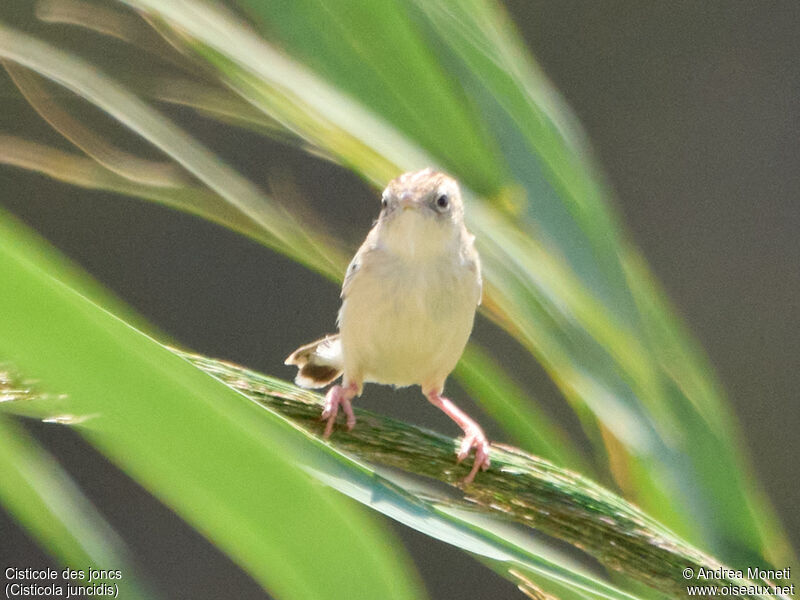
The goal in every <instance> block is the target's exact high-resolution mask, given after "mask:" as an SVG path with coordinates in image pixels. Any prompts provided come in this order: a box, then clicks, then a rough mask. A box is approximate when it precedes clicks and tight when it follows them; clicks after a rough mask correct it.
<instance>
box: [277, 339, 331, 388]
mask: <svg viewBox="0 0 800 600" xmlns="http://www.w3.org/2000/svg"><path fill="white" fill-rule="evenodd" d="M284 364H287V365H296V366H297V375H296V376H295V378H294V382H295V383H296V384H297V385H299V386H300V387H304V388H321V387H325V386H326V385H328V384H329V383H332V382H333V381H335V380H336V379H337V378H338V377H339V375H341V374H342V342H341V340H340V339H339V336H338V334H337V335H328V336H325V337H324V338H322V339H321V340H317V341H316V342H311V343H310V344H306V345H305V346H300V347H299V348H298V349H297V350H295V351H294V352H292V353H291V354H290V355H289V358H287V359H286V361H285V363H284Z"/></svg>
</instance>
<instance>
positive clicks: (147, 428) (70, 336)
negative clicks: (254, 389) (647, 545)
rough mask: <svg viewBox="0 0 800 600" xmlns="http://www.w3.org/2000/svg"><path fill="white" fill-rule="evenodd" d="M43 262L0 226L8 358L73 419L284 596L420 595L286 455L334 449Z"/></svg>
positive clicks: (29, 243)
mask: <svg viewBox="0 0 800 600" xmlns="http://www.w3.org/2000/svg"><path fill="white" fill-rule="evenodd" d="M42 253H44V251H43V250H42V249H41V248H38V242H36V241H35V239H34V238H33V237H32V236H31V235H30V234H28V233H27V232H26V231H25V230H24V229H23V228H22V227H21V226H20V225H19V224H18V223H13V222H12V221H10V220H9V219H8V218H3V219H2V220H1V221H0V264H2V265H3V268H2V272H3V281H4V290H5V293H3V294H0V312H2V314H3V315H5V318H4V319H2V320H0V356H2V357H3V359H4V360H10V361H11V362H12V363H13V364H14V365H15V366H16V367H17V368H18V369H20V370H21V371H22V372H25V373H26V374H27V375H29V376H33V377H36V378H37V379H40V380H41V382H42V385H46V386H48V388H49V389H57V390H59V392H60V393H62V394H63V396H59V397H58V398H51V399H49V400H44V401H43V404H46V403H47V402H52V403H53V404H54V405H57V406H58V407H59V409H57V415H58V416H59V419H60V420H61V421H69V422H72V423H74V427H75V428H76V430H77V431H78V432H80V433H81V434H82V435H84V436H85V437H86V438H87V439H88V440H89V441H90V442H91V443H93V444H94V445H95V446H97V447H98V448H99V449H100V450H101V451H102V452H103V453H104V454H106V455H107V456H108V457H109V458H111V459H112V460H113V461H114V462H115V463H117V464H118V465H120V466H121V467H122V468H123V469H124V470H125V471H126V472H127V473H128V474H130V475H131V476H132V477H134V478H135V479H137V480H138V481H139V482H140V483H141V484H142V485H143V486H144V487H146V488H147V489H149V490H151V491H152V492H153V493H154V494H155V495H156V496H157V497H159V498H160V499H161V500H162V501H164V502H165V503H166V504H167V505H169V506H170V507H171V508H173V509H174V510H175V511H176V512H177V513H178V514H180V515H181V516H183V517H184V518H185V519H186V520H187V521H189V522H190V523H191V524H192V525H193V526H195V527H196V528H197V529H198V530H199V531H201V532H203V533H204V534H205V535H206V536H208V537H209V538H210V539H212V540H213V541H214V542H215V543H216V544H217V545H219V547H220V548H221V549H222V550H223V551H225V552H226V553H227V554H229V555H230V556H231V557H232V558H233V559H234V560H235V561H236V562H238V563H239V564H240V565H241V566H242V567H243V568H244V569H245V570H247V571H248V572H249V573H250V574H251V575H252V576H253V577H254V578H255V579H256V580H257V581H259V582H260V583H261V584H262V585H263V586H264V587H265V588H267V589H269V590H271V591H273V592H274V593H275V594H276V595H278V596H280V597H282V598H352V597H372V598H378V597H401V598H417V597H420V594H421V592H420V589H419V586H418V580H417V578H416V576H415V575H414V571H413V568H412V567H411V565H410V562H409V561H408V559H407V557H405V555H404V554H403V553H402V552H400V551H399V550H398V546H397V544H396V543H395V542H393V541H392V540H391V538H390V537H389V535H388V533H387V532H386V531H385V530H383V529H382V528H379V527H378V526H377V524H376V523H375V522H374V521H372V520H371V519H369V518H367V517H366V515H364V514H363V513H361V512H360V511H358V510H355V509H354V507H353V506H352V505H349V504H346V503H345V502H343V501H342V500H341V499H339V498H336V497H334V496H333V495H332V494H331V493H330V492H328V491H326V490H323V489H320V488H319V487H318V486H315V485H313V484H312V483H311V481H310V480H309V478H308V477H307V476H306V475H305V474H303V473H300V472H298V470H297V467H296V466H293V465H292V464H291V463H289V462H288V461H287V459H286V458H284V457H285V456H292V455H297V454H300V455H304V456H306V457H307V460H309V461H310V462H312V463H313V464H315V465H316V466H317V468H318V469H320V470H322V471H325V470H328V469H329V468H330V469H331V470H335V466H336V464H337V463H336V461H335V460H334V459H332V458H331V452H330V451H329V450H326V449H325V447H324V446H323V445H322V444H320V443H318V442H313V443H312V442H309V441H308V440H309V438H307V437H306V436H302V435H298V433H297V430H296V429H294V428H293V427H291V426H290V425H288V424H287V423H286V422H284V421H283V420H281V419H279V418H277V417H272V418H267V417H268V416H269V414H268V413H266V412H265V411H263V410H262V409H261V408H260V407H258V406H257V405H255V404H254V403H252V402H250V401H246V400H245V399H243V398H242V397H241V396H240V395H239V394H237V393H235V392H233V391H232V390H231V389H230V388H229V387H227V386H225V385H223V384H222V383H220V382H218V381H216V380H214V379H213V378H211V377H209V376H208V375H205V374H203V373H201V372H199V371H198V370H197V369H196V368H195V367H193V366H192V365H190V364H188V363H187V362H186V361H185V360H183V359H182V358H180V357H178V356H175V355H174V354H173V353H171V352H169V351H168V350H166V349H164V348H163V347H161V346H160V345H159V344H157V343H155V342H154V341H153V340H152V339H151V338H149V337H147V336H145V335H143V334H141V333H139V332H137V331H136V330H134V329H132V328H131V327H129V326H128V325H126V324H125V323H123V322H122V321H120V320H118V319H117V318H115V317H114V316H112V315H111V314H109V313H107V312H106V311H104V310H102V309H100V308H99V307H98V306H97V305H96V304H95V303H93V302H91V301H89V300H87V299H86V298H85V297H84V296H82V295H81V294H80V293H78V292H76V291H75V290H74V289H73V288H72V287H70V285H69V284H68V283H65V282H64V281H62V280H61V278H60V276H59V274H58V273H57V272H53V271H51V270H49V269H48V268H47V267H48V263H47V262H46V261H41V260H37V257H38V256H39V255H41V254H42ZM64 279H65V280H66V281H67V282H70V283H72V284H74V282H75V277H74V276H73V277H69V276H64ZM5 404H6V405H7V404H8V403H5ZM343 549H346V551H343Z"/></svg>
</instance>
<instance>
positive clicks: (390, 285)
mask: <svg viewBox="0 0 800 600" xmlns="http://www.w3.org/2000/svg"><path fill="white" fill-rule="evenodd" d="M474 239H475V237H474V236H473V235H472V234H470V233H469V232H468V231H467V228H466V226H465V225H464V205H463V202H462V200H461V191H460V190H459V187H458V184H457V183H456V181H455V180H453V179H452V178H451V177H448V176H447V175H445V174H443V173H439V172H437V171H434V170H432V169H424V170H422V171H416V172H413V173H405V174H403V175H401V176H399V177H398V178H396V179H394V180H392V181H391V182H390V183H389V185H388V186H387V187H386V190H384V192H383V196H382V199H381V212H380V215H379V217H378V220H377V222H376V223H375V226H374V227H373V228H372V230H371V231H370V232H369V234H368V235H367V239H366V240H365V241H364V243H363V244H362V245H361V248H359V249H358V252H357V253H356V255H355V257H354V258H353V260H352V262H351V263H350V266H349V267H348V268H347V273H346V274H345V279H344V285H343V286H342V294H341V297H342V306H341V309H340V310H339V317H338V320H337V321H338V325H339V333H338V334H334V335H329V336H326V337H324V338H322V339H320V340H317V341H315V342H312V343H310V344H307V345H305V346H302V347H300V348H298V349H297V350H295V351H294V352H293V353H292V354H291V356H289V358H287V359H286V364H288V365H296V366H297V367H298V373H297V376H296V377H295V382H296V383H297V384H298V385H300V386H303V387H307V388H319V387H324V386H326V385H328V384H329V383H332V382H333V381H335V380H336V379H337V378H338V377H339V376H340V375H343V379H342V384H341V385H335V386H333V387H332V388H331V389H330V390H329V391H328V394H327V396H326V397H325V407H324V410H323V412H322V418H323V419H327V424H326V427H325V437H328V436H329V435H330V434H331V432H332V431H333V426H334V423H335V420H336V415H337V413H338V411H339V407H340V406H341V407H342V409H343V410H344V413H345V415H346V416H347V428H348V430H349V429H352V428H353V426H354V425H355V423H356V418H355V415H354V414H353V409H352V406H351V400H352V399H353V398H354V397H355V396H359V395H361V391H362V388H363V385H364V383H366V382H374V383H381V384H388V385H394V386H399V387H402V386H409V385H419V386H420V387H421V388H422V393H423V394H425V396H426V397H427V398H428V400H429V401H430V402H431V403H432V404H434V405H435V406H438V407H439V408H440V409H442V410H443V411H444V412H445V413H446V414H447V415H448V416H449V417H450V418H451V419H453V420H454V421H455V422H456V423H457V424H458V426H459V427H461V429H462V430H463V431H464V440H463V442H462V444H461V448H460V449H459V452H458V455H457V460H458V462H461V461H462V460H463V459H464V458H466V456H467V455H468V454H469V452H470V450H471V449H472V448H475V462H474V464H473V467H472V470H471V471H470V473H469V475H467V477H466V478H465V479H464V482H465V483H470V482H471V481H472V480H473V479H474V477H475V474H476V473H477V472H478V469H483V470H486V469H487V468H488V467H489V442H488V441H487V439H486V435H485V434H484V433H483V430H482V429H481V428H480V426H479V425H478V424H477V423H476V422H475V421H473V420H472V419H471V418H469V416H467V415H466V414H465V413H464V412H462V411H461V410H460V409H459V408H458V407H457V406H456V405H455V404H453V402H451V401H450V400H448V399H447V398H445V397H443V396H442V391H443V389H444V383H445V380H446V379H447V376H448V375H449V374H450V372H451V371H452V370H453V369H454V368H455V366H456V363H457V362H458V360H459V359H460V358H461V354H462V353H463V351H464V347H465V346H466V343H467V339H468V338H469V335H470V333H471V331H472V324H473V321H474V319H475V310H476V308H477V306H478V304H480V300H481V268H480V261H479V259H478V253H477V251H476V250H475V247H474Z"/></svg>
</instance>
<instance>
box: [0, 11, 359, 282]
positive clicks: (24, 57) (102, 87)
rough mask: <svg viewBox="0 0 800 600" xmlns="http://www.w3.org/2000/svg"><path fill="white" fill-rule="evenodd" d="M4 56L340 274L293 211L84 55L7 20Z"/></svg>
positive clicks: (312, 262)
mask: <svg viewBox="0 0 800 600" xmlns="http://www.w3.org/2000/svg"><path fill="white" fill-rule="evenodd" d="M0 57H2V58H5V59H7V60H9V61H13V62H15V63H17V64H19V65H22V66H24V67H27V68H29V69H31V70H33V71H36V72H37V73H39V74H40V75H43V76H45V77H47V78H48V79H51V80H52V81H55V82H56V83H59V84H61V85H63V86H65V87H67V88H69V89H71V90H72V91H74V92H75V93H77V94H78V95H80V96H82V97H84V98H86V99H87V100H89V101H90V102H92V103H93V104H95V105H96V106H98V107H99V108H101V109H103V110H105V111H106V112H108V114H109V115H111V116H113V117H114V118H116V119H117V120H118V121H119V122H120V123H122V124H123V125H125V126H127V127H129V128H130V129H131V130H133V131H135V132H136V133H138V134H139V135H141V136H142V137H143V138H145V139H146V140H148V141H149V142H151V143H152V144H153V145H155V146H156V147H158V148H159V149H161V150H162V151H163V152H164V153H166V154H167V155H169V156H171V157H172V158H173V159H174V160H175V161H176V162H178V163H179V164H181V165H182V166H183V167H184V168H185V169H186V170H187V171H189V172H190V173H192V174H193V175H194V176H195V177H197V179H199V180H200V181H202V182H203V183H204V184H206V185H207V186H208V187H209V188H210V189H211V190H212V191H213V192H215V193H216V194H217V195H218V196H219V197H220V198H221V199H223V200H224V202H225V203H228V204H230V207H232V208H234V209H236V210H238V211H239V212H241V213H242V214H243V215H244V216H245V217H247V218H248V219H250V220H251V221H253V223H255V224H256V225H257V226H259V227H260V228H262V229H263V230H264V232H265V234H266V236H267V239H269V241H270V245H271V246H272V247H275V248H276V249H278V250H280V251H281V252H283V253H285V254H288V255H289V256H293V257H294V258H295V259H297V260H299V261H301V262H304V263H305V264H307V265H309V266H312V267H313V268H319V267H320V266H321V265H326V266H324V267H323V271H322V272H323V273H325V274H327V275H329V276H330V275H331V273H334V272H335V273H338V271H339V268H338V264H337V260H336V259H337V258H338V257H336V256H335V255H334V256H333V257H332V256H331V254H330V253H327V252H323V251H321V250H320V249H319V248H318V247H317V246H316V244H315V243H314V242H313V240H312V239H311V238H310V237H309V235H308V233H307V232H306V231H305V230H304V228H303V227H302V226H301V225H300V224H299V223H297V222H296V221H295V220H294V219H293V218H292V217H291V216H290V215H289V213H287V212H286V211H285V210H282V209H281V208H280V207H278V206H276V205H274V204H273V203H271V202H270V201H269V200H268V199H267V198H266V197H265V196H264V195H263V194H262V193H261V192H260V191H259V190H258V189H257V188H256V187H255V186H254V185H253V184H252V183H250V182H249V181H248V180H247V179H245V178H244V177H242V176H241V175H239V174H238V173H237V172H236V171H234V170H233V169H231V168H230V167H228V166H227V165H225V164H224V163H222V162H221V161H220V160H219V159H218V158H217V157H216V156H215V155H214V154H212V153H211V152H210V151H209V150H208V149H206V148H205V147H204V146H202V145H201V144H200V143H198V142H197V141H195V140H194V139H193V138H192V137H190V136H189V135H188V134H186V133H185V132H184V131H183V130H182V129H180V128H179V127H177V126H176V125H175V124H174V123H173V122H172V121H170V120H169V119H167V118H165V117H164V116H163V115H161V114H159V113H158V112H157V111H156V110H154V109H153V108H152V107H150V106H149V105H147V104H146V103H145V102H143V101H142V100H141V99H139V98H138V97H137V96H135V95H134V94H132V93H130V92H129V91H128V90H126V89H125V88H124V87H122V86H121V85H119V84H117V83H115V82H114V81H113V80H111V79H109V78H108V77H106V76H104V75H103V74H101V73H99V72H98V71H97V70H96V69H94V68H92V67H91V66H90V65H88V64H86V63H85V62H84V61H82V60H81V59H79V58H77V57H74V56H72V55H70V54H68V53H66V52H63V51H61V50H58V49H56V48H53V47H51V46H49V45H47V44H46V43H44V42H41V41H39V40H37V39H35V38H33V37H32V36H29V35H27V34H24V33H21V32H18V31H15V30H13V29H11V28H9V27H6V26H4V25H2V24H0ZM221 210H226V209H221ZM342 260H343V259H342Z"/></svg>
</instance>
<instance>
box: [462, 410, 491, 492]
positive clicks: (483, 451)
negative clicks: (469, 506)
mask: <svg viewBox="0 0 800 600" xmlns="http://www.w3.org/2000/svg"><path fill="white" fill-rule="evenodd" d="M472 448H475V462H474V463H473V465H472V470H471V471H470V472H469V474H468V475H467V476H466V477H464V479H462V481H461V482H462V483H464V484H470V483H472V480H473V479H475V475H476V473H477V472H478V470H479V469H480V470H481V471H485V470H486V469H488V468H489V464H490V461H489V440H487V439H486V434H484V433H483V429H481V428H480V427H479V426H478V425H477V424H475V423H473V424H471V425H469V426H467V427H466V428H465V430H464V439H463V440H462V441H461V448H459V450H458V454H457V455H456V462H459V463H460V462H461V461H462V460H464V459H465V458H467V456H469V452H470V450H472Z"/></svg>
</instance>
